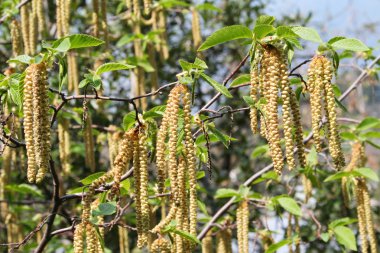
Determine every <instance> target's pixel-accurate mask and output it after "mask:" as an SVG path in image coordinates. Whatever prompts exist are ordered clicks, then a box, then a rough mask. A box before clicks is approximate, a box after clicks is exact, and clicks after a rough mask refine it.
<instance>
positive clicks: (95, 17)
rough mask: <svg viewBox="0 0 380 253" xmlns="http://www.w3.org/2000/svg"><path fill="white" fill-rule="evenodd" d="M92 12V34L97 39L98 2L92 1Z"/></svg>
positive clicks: (98, 25) (98, 22) (96, 0)
mask: <svg viewBox="0 0 380 253" xmlns="http://www.w3.org/2000/svg"><path fill="white" fill-rule="evenodd" d="M92 6H93V12H92V24H93V26H94V28H93V34H94V36H95V37H99V27H100V19H99V0H92Z"/></svg>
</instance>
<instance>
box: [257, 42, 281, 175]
mask: <svg viewBox="0 0 380 253" xmlns="http://www.w3.org/2000/svg"><path fill="white" fill-rule="evenodd" d="M279 57H280V56H279V52H278V50H277V49H276V48H274V47H273V46H271V45H269V46H267V48H265V50H264V53H263V58H262V60H261V66H262V69H264V73H265V74H264V76H263V89H264V90H267V91H266V93H264V96H265V98H266V100H267V105H266V107H265V112H266V119H265V120H266V122H265V125H266V131H267V132H266V135H267V136H266V137H267V140H268V143H269V149H270V153H271V156H272V160H273V164H274V170H275V171H276V172H277V173H278V174H281V172H282V169H283V166H284V162H283V157H282V151H281V145H280V131H279V128H278V113H277V110H278V88H279V87H278V84H279V81H280V76H279V74H280V71H279V69H280V62H279V61H278V59H279Z"/></svg>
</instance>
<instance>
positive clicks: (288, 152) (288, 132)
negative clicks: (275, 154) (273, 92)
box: [278, 58, 296, 170]
mask: <svg viewBox="0 0 380 253" xmlns="http://www.w3.org/2000/svg"><path fill="white" fill-rule="evenodd" d="M278 61H279V62H280V78H281V80H280V83H281V98H282V117H283V124H284V139H285V156H286V161H287V163H288V168H289V170H293V169H295V167H296V164H295V159H294V155H293V151H294V142H293V125H294V123H293V118H292V107H291V99H292V98H291V96H292V94H291V93H292V90H291V89H292V88H291V87H290V82H289V76H288V68H287V66H286V63H285V61H284V60H283V59H281V58H280V59H278Z"/></svg>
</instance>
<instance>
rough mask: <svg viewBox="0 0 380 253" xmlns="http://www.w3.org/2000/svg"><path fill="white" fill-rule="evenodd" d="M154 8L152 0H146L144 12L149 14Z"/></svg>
mask: <svg viewBox="0 0 380 253" xmlns="http://www.w3.org/2000/svg"><path fill="white" fill-rule="evenodd" d="M151 8H152V0H144V14H145V15H148V14H149V13H150V10H151Z"/></svg>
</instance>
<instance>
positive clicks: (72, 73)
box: [67, 52, 79, 94]
mask: <svg viewBox="0 0 380 253" xmlns="http://www.w3.org/2000/svg"><path fill="white" fill-rule="evenodd" d="M67 67H68V71H67V76H68V90H69V92H74V94H79V84H78V83H79V80H78V64H77V59H76V57H75V53H74V52H69V53H68V54H67Z"/></svg>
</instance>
